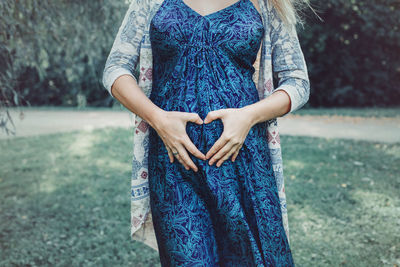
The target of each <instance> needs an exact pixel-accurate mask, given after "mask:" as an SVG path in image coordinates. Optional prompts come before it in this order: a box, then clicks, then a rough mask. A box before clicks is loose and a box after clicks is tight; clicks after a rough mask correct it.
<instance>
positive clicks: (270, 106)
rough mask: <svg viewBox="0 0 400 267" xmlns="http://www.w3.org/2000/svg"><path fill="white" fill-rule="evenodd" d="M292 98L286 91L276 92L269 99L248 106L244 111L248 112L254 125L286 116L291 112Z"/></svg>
mask: <svg viewBox="0 0 400 267" xmlns="http://www.w3.org/2000/svg"><path fill="white" fill-rule="evenodd" d="M290 105H291V103H290V97H289V95H288V94H287V93H286V92H285V91H284V90H276V91H275V92H274V93H272V94H271V95H269V96H268V97H266V98H264V99H262V100H260V101H258V102H256V103H254V104H251V105H248V106H245V107H243V110H245V111H246V112H248V114H249V117H250V120H251V121H252V123H253V125H254V124H256V123H259V122H263V121H267V120H270V119H273V118H276V117H280V116H282V115H285V114H286V113H288V112H289V111H290Z"/></svg>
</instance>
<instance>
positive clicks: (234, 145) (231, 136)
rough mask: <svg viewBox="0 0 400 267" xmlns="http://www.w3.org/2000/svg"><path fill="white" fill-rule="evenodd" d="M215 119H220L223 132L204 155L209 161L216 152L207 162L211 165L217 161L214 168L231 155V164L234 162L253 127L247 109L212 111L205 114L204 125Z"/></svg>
mask: <svg viewBox="0 0 400 267" xmlns="http://www.w3.org/2000/svg"><path fill="white" fill-rule="evenodd" d="M215 119H221V120H222V123H223V125H224V131H223V132H222V134H221V136H220V137H219V139H218V140H217V141H216V142H215V143H214V145H213V146H212V147H211V148H210V150H209V151H208V152H207V154H206V159H209V158H210V157H211V156H212V155H214V153H216V152H217V154H215V155H214V156H213V157H212V158H211V159H210V161H209V165H212V164H213V163H214V162H215V161H217V160H218V162H217V164H216V166H217V167H219V166H221V164H222V163H223V162H224V161H225V160H227V159H228V158H229V157H230V156H231V155H233V156H232V162H234V161H235V160H236V157H237V155H238V154H239V151H240V148H241V147H242V146H243V143H244V140H245V139H246V136H247V134H248V133H249V131H250V129H251V127H252V126H253V125H254V122H253V120H252V119H251V116H250V113H249V112H248V109H245V108H227V109H219V110H213V111H211V112H209V113H208V114H207V116H206V117H205V119H204V123H209V122H211V121H213V120H215Z"/></svg>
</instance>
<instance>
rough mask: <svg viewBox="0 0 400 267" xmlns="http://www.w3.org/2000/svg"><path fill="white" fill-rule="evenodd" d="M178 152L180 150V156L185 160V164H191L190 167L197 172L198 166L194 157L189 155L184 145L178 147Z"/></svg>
mask: <svg viewBox="0 0 400 267" xmlns="http://www.w3.org/2000/svg"><path fill="white" fill-rule="evenodd" d="M178 152H179V156H180V157H181V159H182V160H183V161H184V162H185V164H186V165H187V166H189V167H190V168H192V169H193V170H194V171H195V172H197V166H196V165H195V164H194V162H193V161H192V159H191V158H190V157H189V154H188V153H187V151H186V149H185V147H184V146H183V145H181V146H179V147H178Z"/></svg>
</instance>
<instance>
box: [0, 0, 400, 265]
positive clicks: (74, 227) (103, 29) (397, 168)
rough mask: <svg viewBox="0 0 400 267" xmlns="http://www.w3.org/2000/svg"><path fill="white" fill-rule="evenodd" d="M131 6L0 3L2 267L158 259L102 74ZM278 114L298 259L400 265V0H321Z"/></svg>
mask: <svg viewBox="0 0 400 267" xmlns="http://www.w3.org/2000/svg"><path fill="white" fill-rule="evenodd" d="M128 4H129V3H128V2H126V1H123V0H120V1H111V0H100V1H78V0H70V1H64V0H53V1H47V0H46V1H34V0H19V1H16V0H1V1H0V90H1V95H0V132H1V133H0V159H1V160H0V195H1V197H0V219H1V221H0V246H1V247H0V248H1V250H0V266H82V265H83V266H92V265H96V266H99V265H100V266H122V265H131V266H159V264H160V263H159V259H158V253H157V252H156V251H154V250H152V249H151V248H149V247H147V246H146V245H144V244H142V243H139V242H136V241H130V239H129V227H130V225H129V223H130V221H129V220H130V217H129V216H130V213H129V212H130V176H131V174H130V170H131V163H130V158H131V152H132V151H131V147H132V131H133V122H132V121H131V117H130V113H129V112H128V111H127V110H126V109H125V108H124V107H123V106H122V105H121V104H119V103H118V102H117V101H115V100H113V99H112V98H111V97H110V96H109V94H108V92H107V91H106V90H105V89H104V87H103V85H102V83H101V78H102V72H103V68H104V64H105V61H106V58H107V56H108V53H109V51H110V49H111V45H112V42H113V41H114V38H115V35H116V33H117V31H118V28H119V26H120V24H121V22H122V18H123V16H124V14H125V12H126V9H127V6H128ZM310 4H311V6H312V7H313V8H314V9H315V10H316V11H317V13H318V15H319V16H320V17H321V18H322V21H321V20H319V19H318V18H317V17H316V16H315V14H313V13H312V12H311V11H310V10H305V11H304V14H302V16H304V17H305V24H304V27H301V26H299V27H298V35H299V39H300V43H301V46H302V48H303V52H304V55H305V58H306V62H307V66H308V71H309V76H310V82H311V94H310V99H309V101H308V103H307V104H306V105H305V106H304V107H303V108H302V109H301V110H299V111H297V112H295V113H293V114H290V115H288V116H286V117H285V118H282V119H278V120H279V123H280V139H281V143H282V154H283V160H284V168H285V169H284V175H285V185H286V194H287V195H286V196H287V205H288V214H289V228H290V234H291V235H290V238H291V242H292V250H293V256H294V260H295V262H296V263H297V265H299V266H400V194H399V192H400V1H398V0H379V1H378V0H364V1H359V0H327V1H323V2H321V1H315V0H314V1H311V2H310Z"/></svg>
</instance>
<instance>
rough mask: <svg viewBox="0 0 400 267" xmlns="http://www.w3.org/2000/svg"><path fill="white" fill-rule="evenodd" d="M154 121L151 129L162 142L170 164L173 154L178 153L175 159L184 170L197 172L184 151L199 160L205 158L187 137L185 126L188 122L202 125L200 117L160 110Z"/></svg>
mask: <svg viewBox="0 0 400 267" xmlns="http://www.w3.org/2000/svg"><path fill="white" fill-rule="evenodd" d="M155 120H156V121H153V122H152V125H153V128H154V129H155V130H156V131H157V133H158V135H159V136H160V138H161V139H162V141H163V142H164V145H165V147H166V149H167V151H168V156H169V160H170V162H171V163H172V162H174V154H173V152H178V154H175V157H176V158H177V159H178V160H179V162H180V163H182V164H183V165H184V166H185V168H186V170H189V167H190V168H192V169H193V170H194V171H195V172H197V171H198V168H197V166H196V165H195V164H194V162H193V161H192V159H191V158H190V157H189V154H188V153H187V151H186V149H187V150H188V151H189V152H190V153H192V154H193V155H194V156H195V157H198V158H199V159H202V160H205V159H206V158H205V155H204V154H203V153H202V152H201V151H200V150H199V149H198V148H197V147H196V146H195V145H194V144H193V142H192V141H191V140H190V138H189V136H188V135H187V133H186V124H187V122H188V121H191V122H194V123H196V124H203V120H202V119H201V118H200V116H199V115H198V114H197V113H190V112H180V111H165V110H162V111H161V113H160V115H157V116H156V118H155Z"/></svg>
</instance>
